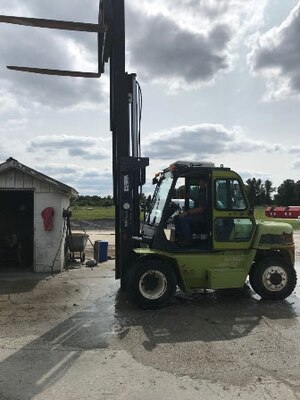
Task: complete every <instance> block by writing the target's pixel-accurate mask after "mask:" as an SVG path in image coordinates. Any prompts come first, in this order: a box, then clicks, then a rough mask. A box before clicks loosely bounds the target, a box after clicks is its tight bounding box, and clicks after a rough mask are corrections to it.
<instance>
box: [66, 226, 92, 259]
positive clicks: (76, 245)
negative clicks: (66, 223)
mask: <svg viewBox="0 0 300 400" xmlns="http://www.w3.org/2000/svg"><path fill="white" fill-rule="evenodd" d="M88 237H89V235H86V234H83V233H71V234H69V235H68V236H67V245H68V248H69V251H70V260H71V261H75V260H76V258H77V259H80V261H81V262H82V263H83V262H84V261H85V252H84V250H85V246H86V243H87V240H88ZM75 253H79V257H78V256H77V257H75Z"/></svg>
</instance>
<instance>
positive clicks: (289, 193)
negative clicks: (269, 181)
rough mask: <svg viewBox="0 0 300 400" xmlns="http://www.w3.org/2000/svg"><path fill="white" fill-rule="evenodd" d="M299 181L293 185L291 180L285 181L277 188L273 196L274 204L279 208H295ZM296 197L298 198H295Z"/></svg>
mask: <svg viewBox="0 0 300 400" xmlns="http://www.w3.org/2000/svg"><path fill="white" fill-rule="evenodd" d="M298 190H299V181H298V182H297V183H295V181H294V180H293V179H286V180H285V181H283V183H282V184H281V185H280V186H278V189H277V195H276V196H275V201H276V204H278V205H281V206H296V205H298V204H297V203H299V197H298V195H299V193H297V192H298ZM297 197H298V198H297Z"/></svg>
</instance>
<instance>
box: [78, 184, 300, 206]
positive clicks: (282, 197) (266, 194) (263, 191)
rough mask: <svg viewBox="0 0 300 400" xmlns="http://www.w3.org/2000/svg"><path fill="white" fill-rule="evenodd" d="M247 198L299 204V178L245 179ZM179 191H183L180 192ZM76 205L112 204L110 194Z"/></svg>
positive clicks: (259, 202)
mask: <svg viewBox="0 0 300 400" xmlns="http://www.w3.org/2000/svg"><path fill="white" fill-rule="evenodd" d="M245 186H246V192H247V195H248V199H249V201H250V204H251V205H252V206H266V205H278V206H300V180H298V181H296V182H295V181H294V180H293V179H286V180H285V181H283V182H282V184H281V185H279V186H278V188H276V187H274V186H273V183H272V182H271V181H270V180H269V179H267V180H265V181H262V180H261V179H256V178H252V179H247V181H246V182H245ZM181 191H183V192H182V193H181ZM176 195H177V198H184V186H182V188H179V189H178V193H177V194H176ZM140 200H141V203H145V201H146V198H145V195H144V194H142V195H141V199H140ZM75 205H77V206H86V207H111V206H113V205H114V199H113V197H112V196H104V197H102V196H96V195H94V196H79V197H78V198H77V200H76V202H75Z"/></svg>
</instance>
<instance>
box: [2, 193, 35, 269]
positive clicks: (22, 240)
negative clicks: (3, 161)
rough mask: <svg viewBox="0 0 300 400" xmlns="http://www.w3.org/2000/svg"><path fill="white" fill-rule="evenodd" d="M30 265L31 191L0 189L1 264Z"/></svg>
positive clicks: (20, 266)
mask: <svg viewBox="0 0 300 400" xmlns="http://www.w3.org/2000/svg"><path fill="white" fill-rule="evenodd" d="M7 267H9V268H14V269H15V268H17V269H22V270H25V269H27V270H28V269H32V268H33V191H32V190H30V191H29V190H0V268H7Z"/></svg>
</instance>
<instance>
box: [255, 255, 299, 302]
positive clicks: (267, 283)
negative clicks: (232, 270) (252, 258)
mask: <svg viewBox="0 0 300 400" xmlns="http://www.w3.org/2000/svg"><path fill="white" fill-rule="evenodd" d="M249 280H250V284H251V286H252V288H253V290H254V291H255V292H256V293H257V294H259V295H260V296H261V297H262V298H263V299H265V300H283V299H285V298H287V297H288V296H289V295H290V294H292V292H293V291H294V289H295V286H296V283H297V275H296V271H295V269H294V268H293V267H291V266H289V265H288V264H287V263H286V262H285V261H284V259H282V258H280V257H271V258H265V259H263V260H261V261H260V262H258V263H257V264H256V265H254V266H253V267H252V269H251V271H250V274H249Z"/></svg>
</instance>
